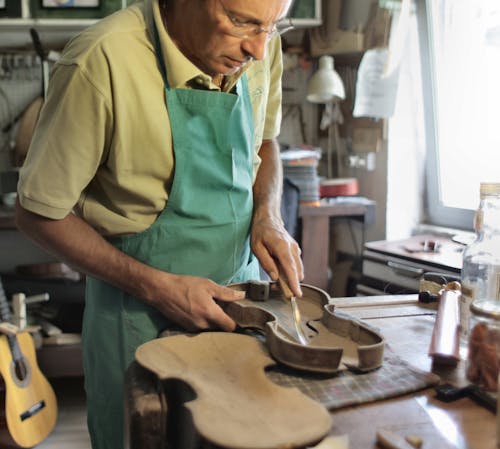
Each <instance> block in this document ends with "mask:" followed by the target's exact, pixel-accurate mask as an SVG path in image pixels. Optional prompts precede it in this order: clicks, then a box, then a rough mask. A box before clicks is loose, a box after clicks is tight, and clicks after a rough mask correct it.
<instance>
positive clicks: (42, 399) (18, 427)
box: [0, 332, 57, 448]
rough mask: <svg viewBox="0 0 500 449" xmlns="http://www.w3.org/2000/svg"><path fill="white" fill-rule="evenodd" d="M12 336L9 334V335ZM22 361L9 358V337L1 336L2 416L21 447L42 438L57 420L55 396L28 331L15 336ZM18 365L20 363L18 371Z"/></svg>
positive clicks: (38, 441) (34, 443)
mask: <svg viewBox="0 0 500 449" xmlns="http://www.w3.org/2000/svg"><path fill="white" fill-rule="evenodd" d="M10 338H12V337H10ZM13 338H15V339H16V340H17V344H18V346H19V349H20V351H21V354H22V361H21V362H20V363H19V362H17V363H16V362H15V361H14V358H13V357H12V353H11V348H10V346H9V340H8V337H7V336H5V335H2V336H0V373H1V375H2V378H3V381H4V383H5V417H6V421H7V427H8V430H9V433H10V436H11V437H12V439H13V440H14V442H15V443H16V444H17V445H18V446H20V447H25V448H29V447H33V446H36V445H37V444H39V443H40V442H41V441H43V440H44V439H45V438H46V437H47V436H48V435H49V434H50V432H51V431H52V430H53V429H54V426H55V425H56V421H57V399H56V396H55V394H54V390H53V389H52V387H51V385H50V384H49V382H48V381H47V379H46V378H45V376H44V375H43V373H42V372H41V371H40V368H39V367H38V364H37V361H36V353H35V345H34V343H33V338H32V336H31V335H30V334H29V333H28V332H20V333H18V334H17V335H16V336H15V337H13ZM19 365H23V367H22V368H23V369H22V370H20V367H19Z"/></svg>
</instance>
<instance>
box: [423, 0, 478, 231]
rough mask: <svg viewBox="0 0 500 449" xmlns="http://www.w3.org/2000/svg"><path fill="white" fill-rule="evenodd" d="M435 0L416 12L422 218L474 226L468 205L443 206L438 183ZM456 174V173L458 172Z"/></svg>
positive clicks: (465, 227) (455, 225) (467, 227)
mask: <svg viewBox="0 0 500 449" xmlns="http://www.w3.org/2000/svg"><path fill="white" fill-rule="evenodd" d="M432 1H435V0H420V1H417V2H416V4H417V14H418V16H417V17H418V23H419V36H420V42H419V44H420V49H421V51H420V57H421V61H420V63H421V70H422V95H423V104H424V110H425V111H426V114H425V117H424V123H425V142H426V148H427V150H426V166H425V173H426V189H425V190H426V195H425V197H426V198H425V199H426V202H425V207H424V211H425V221H426V222H427V223H428V224H432V225H437V226H445V227H451V228H457V229H463V230H472V229H473V217H474V211H473V210H469V209H462V208H455V207H448V206H445V205H444V203H443V201H442V200H441V186H440V180H439V169H438V163H439V149H438V139H437V137H438V134H437V133H438V123H437V114H436V101H435V98H436V97H435V91H436V76H435V65H434V61H435V54H434V49H433V45H432V29H431V26H430V24H431V23H432V20H431V14H432V12H431V8H429V7H428V6H427V3H428V2H432ZM457 176H459V174H457Z"/></svg>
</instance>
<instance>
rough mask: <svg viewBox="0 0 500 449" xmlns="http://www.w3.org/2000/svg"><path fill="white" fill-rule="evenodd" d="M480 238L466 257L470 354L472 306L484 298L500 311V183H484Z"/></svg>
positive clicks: (463, 338)
mask: <svg viewBox="0 0 500 449" xmlns="http://www.w3.org/2000/svg"><path fill="white" fill-rule="evenodd" d="M474 229H475V231H476V239H475V240H474V241H473V242H472V243H471V244H469V245H468V246H467V247H466V248H465V250H464V252H463V256H462V272H461V283H462V295H461V298H460V349H461V356H462V357H463V358H466V356H467V344H468V339H469V328H470V326H469V319H470V306H471V304H472V302H473V301H476V300H480V301H481V304H483V306H485V307H487V309H488V310H489V311H496V310H497V309H498V311H499V312H500V183H486V182H484V183H481V187H480V202H479V208H478V209H477V211H476V214H475V216H474Z"/></svg>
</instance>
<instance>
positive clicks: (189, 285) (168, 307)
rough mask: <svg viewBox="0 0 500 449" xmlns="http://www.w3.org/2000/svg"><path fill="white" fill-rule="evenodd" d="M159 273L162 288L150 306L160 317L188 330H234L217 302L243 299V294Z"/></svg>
mask: <svg viewBox="0 0 500 449" xmlns="http://www.w3.org/2000/svg"><path fill="white" fill-rule="evenodd" d="M158 274H159V276H160V277H163V278H164V282H165V287H164V288H157V289H155V292H156V296H155V298H154V300H152V301H150V304H151V305H152V306H154V307H155V308H156V309H158V310H159V311H160V312H161V313H162V314H163V315H165V316H166V317H167V318H170V319H171V320H172V321H175V322H176V323H177V324H179V325H181V326H182V327H183V328H184V329H186V330H189V331H197V330H207V329H221V330H224V331H229V332H232V331H234V329H235V327H236V323H235V322H234V321H233V320H232V319H231V318H230V317H229V316H228V315H226V313H225V312H224V311H223V310H222V308H221V307H220V306H219V305H218V304H217V302H216V300H217V301H223V302H231V301H237V300H240V299H243V298H244V297H245V292H243V291H237V290H233V289H231V288H227V287H222V286H220V285H218V284H216V283H215V282H212V281H211V280H210V279H206V278H200V277H194V276H180V275H172V274H168V273H164V272H158ZM162 282H163V280H162Z"/></svg>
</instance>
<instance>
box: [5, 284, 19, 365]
mask: <svg viewBox="0 0 500 449" xmlns="http://www.w3.org/2000/svg"><path fill="white" fill-rule="evenodd" d="M11 318H12V315H11V313H10V307H9V303H8V302H7V296H6V295H5V290H4V288H3V283H2V278H1V277H0V320H1V321H5V322H7V323H8V322H10V320H11ZM7 341H8V342H9V347H10V352H11V353H12V358H13V359H14V360H15V361H18V360H21V359H22V356H23V354H22V352H21V349H20V348H19V344H18V342H17V338H16V336H15V335H7Z"/></svg>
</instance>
